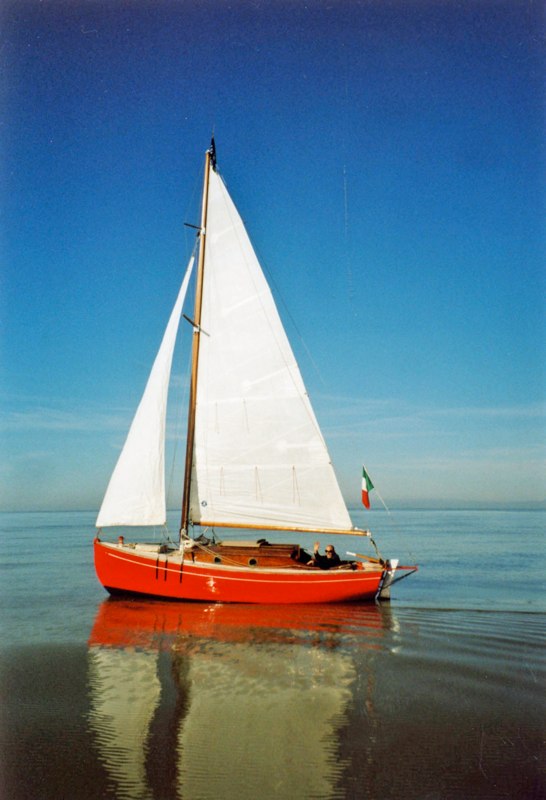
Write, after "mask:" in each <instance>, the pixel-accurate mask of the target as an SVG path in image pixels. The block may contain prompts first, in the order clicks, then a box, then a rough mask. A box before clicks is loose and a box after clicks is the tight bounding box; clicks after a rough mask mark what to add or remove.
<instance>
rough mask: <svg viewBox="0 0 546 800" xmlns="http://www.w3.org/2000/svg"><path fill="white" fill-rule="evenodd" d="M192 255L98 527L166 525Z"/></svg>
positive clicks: (103, 503) (114, 474) (112, 479)
mask: <svg viewBox="0 0 546 800" xmlns="http://www.w3.org/2000/svg"><path fill="white" fill-rule="evenodd" d="M193 261H194V257H193V256H192V257H191V259H190V262H189V264H188V267H187V269H186V274H185V275H184V280H183V281H182V286H181V287H180V291H179V293H178V297H177V299H176V303H175V305H174V308H173V310H172V313H171V316H170V319H169V324H168V325H167V328H166V330H165V334H164V336H163V341H162V342H161V346H160V348H159V351H158V353H157V356H156V359H155V361H154V365H153V367H152V371H151V373H150V377H149V378H148V383H147V384H146V389H145V390H144V394H143V396H142V400H141V401H140V405H139V407H138V409H137V412H136V414H135V417H134V419H133V422H132V425H131V428H130V430H129V434H128V436H127V440H126V442H125V445H124V447H123V450H122V451H121V454H120V457H119V459H118V463H117V464H116V467H115V469H114V472H113V473H112V477H111V478H110V483H109V484H108V488H107V490H106V494H105V496H104V500H103V502H102V506H101V509H100V511H99V515H98V517H97V522H96V525H97V527H98V528H105V527H108V526H111V525H163V524H164V523H165V521H166V518H167V512H166V503H165V420H166V416H167V394H168V389H169V380H170V375H171V365H172V357H173V351H174V345H175V342H176V334H177V332H178V325H179V323H180V316H181V314H182V306H183V304H184V298H185V296H186V291H187V288H188V283H189V280H190V275H191V271H192V267H193Z"/></svg>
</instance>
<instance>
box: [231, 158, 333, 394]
mask: <svg viewBox="0 0 546 800" xmlns="http://www.w3.org/2000/svg"><path fill="white" fill-rule="evenodd" d="M217 173H218V174H219V176H220V178H221V180H222V182H223V184H224V186H225V188H226V190H228V186H227V183H226V181H225V180H224V176H223V175H222V173H221V172H220V171H219V170H217ZM228 193H229V190H228ZM230 196H231V195H230ZM237 210H238V211H239V209H238V208H237ZM239 216H240V217H241V221H242V223H243V226H244V229H245V231H246V234H247V236H248V239H249V241H250V245H251V247H252V249H253V250H254V252H255V254H256V258H257V259H258V262H259V264H260V267H261V268H262V270H263V272H264V275H265V277H266V278H267V283H268V284H269V289H270V291H271V288H274V289H275V294H274V295H273V292H271V294H272V295H273V299H274V301H275V300H277V299H278V300H279V301H280V303H281V304H282V306H283V308H284V310H285V312H286V316H287V318H288V319H289V320H290V323H291V324H292V327H293V328H294V330H295V332H296V334H297V337H298V339H299V340H300V343H301V344H302V346H303V348H304V350H305V352H306V354H307V357H308V359H309V361H310V362H311V365H312V366H313V368H314V370H315V372H316V374H317V376H318V378H319V380H320V382H321V383H322V385H323V386H324V387H326V381H325V380H324V378H323V376H322V373H321V371H320V369H319V367H318V364H317V362H316V361H315V359H314V358H313V355H312V353H311V351H310V349H309V347H308V345H307V342H306V341H305V339H304V338H303V335H302V333H301V331H300V329H299V328H298V325H297V323H296V320H295V319H294V317H293V315H292V312H291V311H290V308H289V307H288V304H287V302H286V300H285V299H284V296H283V293H282V292H281V290H280V289H279V285H278V283H277V282H276V280H275V277H274V275H273V273H272V272H271V270H270V269H269V266H268V264H267V259H266V258H265V257H264V256H263V254H262V252H261V251H260V248H259V247H258V246H257V245H256V242H255V241H254V239H253V238H252V237H251V235H250V232H249V230H248V228H247V224H246V222H245V220H244V219H243V217H242V216H241V213H240V211H239ZM234 230H236V226H234ZM237 235H238V231H237ZM276 305H277V303H276V302H275V306H276ZM266 319H267V320H268V322H269V318H268V317H267V316H266ZM283 327H284V326H283ZM287 338H288V336H287ZM289 344H290V341H289ZM290 349H292V345H291V344H290ZM297 366H298V371H299V365H297ZM306 388H307V387H306Z"/></svg>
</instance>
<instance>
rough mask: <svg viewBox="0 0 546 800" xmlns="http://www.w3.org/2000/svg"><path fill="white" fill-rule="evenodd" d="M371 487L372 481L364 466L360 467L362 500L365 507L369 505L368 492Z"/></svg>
mask: <svg viewBox="0 0 546 800" xmlns="http://www.w3.org/2000/svg"><path fill="white" fill-rule="evenodd" d="M372 489H373V483H372V482H371V480H370V476H369V475H368V473H367V472H366V467H362V502H363V503H364V505H365V506H366V508H369V507H370V492H371V491H372Z"/></svg>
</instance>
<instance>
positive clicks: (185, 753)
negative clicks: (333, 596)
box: [89, 600, 394, 800]
mask: <svg viewBox="0 0 546 800" xmlns="http://www.w3.org/2000/svg"><path fill="white" fill-rule="evenodd" d="M393 625H394V621H393V616H392V612H391V610H390V609H389V608H384V607H383V608H379V607H376V606H362V605H358V606H353V605H350V606H332V605H328V606H322V605H320V606H281V607H279V606H270V607H268V606H265V607H264V606H261V607H256V606H233V605H216V604H210V605H209V604H183V605H173V604H172V603H163V602H153V601H149V602H146V601H125V600H106V601H105V602H104V603H102V605H101V606H100V608H99V611H98V614H97V618H96V620H95V625H94V627H93V630H92V632H91V635H90V639H89V690H90V712H89V727H90V729H91V731H92V734H93V739H94V742H95V745H96V748H97V752H98V757H99V759H100V761H101V762H102V764H103V766H104V768H105V770H106V773H107V778H108V782H109V783H110V784H111V786H112V789H113V791H114V792H115V794H116V796H117V797H123V798H131V800H132V799H133V798H145V797H163V798H168V797H173V798H182V797H190V798H194V797H195V798H197V797H200V798H201V797H203V798H204V797H223V798H229V797H235V796H236V797H237V798H239V800H240V798H243V797H332V796H335V795H336V794H337V793H338V792H339V787H340V784H341V783H342V781H343V773H344V771H345V768H346V766H347V764H346V763H345V761H344V757H343V754H342V752H341V737H342V735H343V730H344V728H346V726H347V715H348V713H349V710H350V706H351V703H352V701H353V693H354V689H355V684H356V683H357V682H358V684H359V685H360V691H363V692H364V694H365V705H366V714H367V716H368V721H369V723H370V725H371V726H372V727H373V687H374V676H373V662H374V659H373V651H374V650H378V649H379V650H381V649H383V648H384V646H385V642H384V641H383V638H384V635H385V632H386V631H387V630H389V629H392V627H393ZM389 640H390V642H391V643H392V636H390V637H389ZM363 649H364V650H369V651H370V653H368V656H372V657H367V658H364V659H362V658H359V660H358V661H359V666H358V670H357V668H356V665H355V657H356V656H357V655H358V653H360V655H361V656H362V655H364V654H363V653H362V651H363ZM362 664H365V665H366V667H365V669H364V672H363V670H362ZM362 681H364V682H365V686H364V687H362ZM362 755H364V754H362ZM336 788H337V791H336Z"/></svg>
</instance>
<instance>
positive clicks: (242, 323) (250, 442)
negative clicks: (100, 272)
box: [94, 140, 417, 604]
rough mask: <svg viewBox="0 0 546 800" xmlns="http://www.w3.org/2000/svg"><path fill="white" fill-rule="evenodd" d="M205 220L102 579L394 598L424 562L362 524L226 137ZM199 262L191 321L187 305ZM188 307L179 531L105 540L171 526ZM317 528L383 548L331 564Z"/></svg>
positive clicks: (134, 446)
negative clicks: (404, 560)
mask: <svg viewBox="0 0 546 800" xmlns="http://www.w3.org/2000/svg"><path fill="white" fill-rule="evenodd" d="M197 229H198V234H197V248H196V249H197V250H198V255H197V258H195V257H194V256H192V257H191V258H190V262H189V264H188V267H187V270H186V273H185V275H184V278H183V281H182V286H181V288H180V292H179V294H178V297H177V300H176V303H175V305H174V308H173V311H172V314H171V316H170V319H169V322H168V325H167V328H166V331H165V334H164V337H163V340H162V343H161V346H160V349H159V351H158V354H157V357H156V359H155V362H154V365H153V367H152V371H151V373H150V377H149V379H148V383H147V385H146V388H145V391H144V395H143V397H142V400H141V402H140V405H139V407H138V409H137V412H136V414H135V417H134V419H133V423H132V425H131V428H130V430H129V434H128V436H127V440H126V442H125V445H124V447H123V450H122V452H121V454H120V456H119V459H118V462H117V464H116V467H115V469H114V472H113V474H112V477H111V479H110V482H109V484H108V488H107V490H106V494H105V496H104V500H103V503H102V506H101V508H100V511H99V514H98V517H97V522H96V526H97V528H98V531H97V535H96V537H95V540H94V556H95V568H96V572H97V576H98V579H99V581H100V582H101V583H102V585H103V586H104V587H105V588H106V589H107V591H109V592H110V593H111V594H125V595H127V594H129V595H146V596H150V597H157V598H162V599H169V600H197V601H206V602H222V603H225V602H232V603H261V604H270V603H274V604H277V603H339V602H355V601H360V600H373V599H380V598H383V599H385V598H388V597H389V592H390V588H391V586H392V584H393V583H394V582H396V581H397V580H400V579H401V578H402V577H406V576H407V575H408V574H411V572H414V571H415V570H416V569H417V567H415V566H402V565H400V564H399V563H398V560H394V559H384V558H382V557H381V555H380V553H379V551H378V550H377V547H376V546H375V542H374V541H373V539H372V538H371V534H370V532H369V531H367V530H362V529H359V528H356V527H355V526H353V524H352V521H351V518H350V516H349V513H348V510H347V506H346V504H345V501H344V499H343V497H342V493H341V490H340V487H339V484H338V481H337V478H336V475H335V472H334V468H333V466H332V462H331V459H330V456H329V453H328V449H327V446H326V443H325V440H324V438H323V436H322V433H321V431H320V428H319V425H318V422H317V419H316V417H315V414H314V411H313V409H312V406H311V403H310V400H309V397H308V394H307V391H306V389H305V385H304V383H303V379H302V377H301V374H300V370H299V368H298V365H297V363H296V360H295V357H294V354H293V352H292V349H291V347H290V344H289V341H288V338H287V335H286V333H285V331H284V328H283V325H282V322H281V319H280V316H279V313H278V311H277V308H276V306H275V303H274V300H273V296H272V294H271V291H270V289H269V286H268V284H267V282H266V279H265V276H264V273H263V271H262V268H261V266H260V263H259V261H258V258H257V256H256V253H255V252H254V249H253V247H252V244H251V242H250V239H249V236H248V234H247V232H246V229H245V226H244V224H243V222H242V220H241V217H240V215H239V213H238V211H237V209H236V207H235V204H234V203H233V200H232V199H231V197H230V195H229V193H228V190H227V188H226V185H225V183H224V181H223V180H222V177H221V175H220V172H219V170H218V166H217V162H216V149H215V145H214V140H213V141H212V143H211V146H210V148H209V149H208V150H207V151H206V153H205V169H204V180H203V198H202V211H201V224H200V225H199V226H197ZM195 260H197V275H196V280H195V299H194V312H193V317H192V318H190V317H188V316H186V315H185V314H182V310H183V306H184V300H185V297H186V293H187V289H188V285H189V281H190V275H191V272H192V270H193V267H194V261H195ZM182 316H184V317H185V318H186V319H187V320H188V322H190V323H191V325H192V328H193V335H192V367H191V380H190V390H189V404H188V423H187V432H186V457H185V471H184V485H183V497H182V508H181V523H180V531H179V537H178V541H177V542H171V541H164V542H162V543H159V544H158V543H141V542H129V541H126V537H125V536H124V535H121V534H120V535H118V537H117V539H116V536H115V535H114V537H113V541H106V540H105V539H103V531H104V529H106V528H116V527H118V528H119V527H123V529H125V526H158V525H159V526H162V525H165V524H166V516H167V515H166V499H165V475H164V473H165V467H164V460H165V458H164V450H165V432H166V406H167V393H168V386H169V380H170V373H171V366H172V358H173V351H174V346H175V341H176V338H177V330H178V327H179V323H180V319H181V317H182ZM226 532H227V533H226ZM230 533H231V534H232V535H236V536H237V538H229V534H230ZM309 533H312V534H314V535H316V536H319V535H320V536H325V537H328V539H330V537H332V538H333V537H335V536H337V535H340V534H341V535H345V536H351V537H364V538H365V539H368V540H370V541H371V542H372V544H373V545H374V548H375V550H374V554H373V555H369V556H366V555H359V554H353V553H352V552H351V560H346V561H341V563H340V564H339V565H337V566H335V567H334V568H331V569H322V568H319V567H318V566H315V563H314V562H313V560H312V558H311V555H310V554H309V553H307V552H306V551H305V548H304V547H303V546H302V544H301V539H302V534H309ZM288 534H290V536H289V537H288V541H287V540H286V539H287V535H288ZM275 536H276V537H277V541H275V540H274V537H275ZM250 537H253V538H250Z"/></svg>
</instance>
